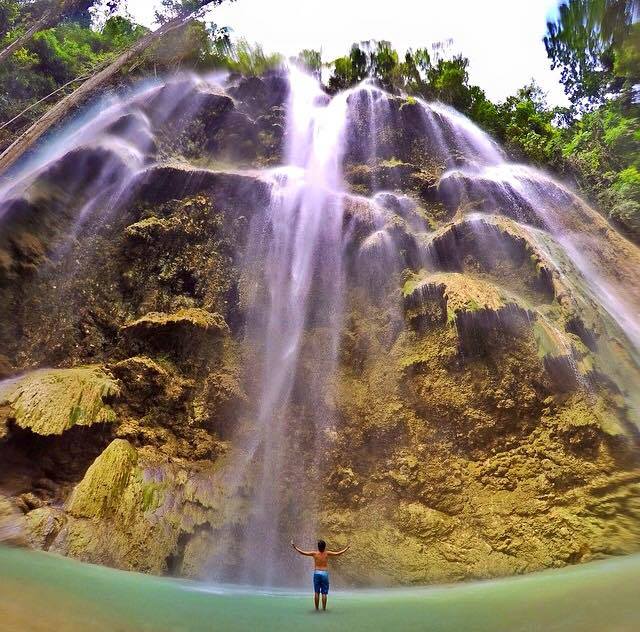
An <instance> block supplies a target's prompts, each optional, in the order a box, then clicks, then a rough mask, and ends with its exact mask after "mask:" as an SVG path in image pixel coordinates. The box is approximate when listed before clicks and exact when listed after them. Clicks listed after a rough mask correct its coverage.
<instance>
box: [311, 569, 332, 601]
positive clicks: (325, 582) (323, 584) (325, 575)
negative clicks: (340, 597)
mask: <svg viewBox="0 0 640 632" xmlns="http://www.w3.org/2000/svg"><path fill="white" fill-rule="evenodd" d="M313 592H314V593H322V594H323V595H328V594H329V572H328V571H314V572H313Z"/></svg>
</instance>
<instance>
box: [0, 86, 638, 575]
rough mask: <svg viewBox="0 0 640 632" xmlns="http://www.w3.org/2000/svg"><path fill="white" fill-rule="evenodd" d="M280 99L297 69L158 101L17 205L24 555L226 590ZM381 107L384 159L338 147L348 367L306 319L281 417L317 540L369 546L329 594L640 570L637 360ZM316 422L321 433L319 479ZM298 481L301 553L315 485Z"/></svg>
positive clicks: (622, 272)
mask: <svg viewBox="0 0 640 632" xmlns="http://www.w3.org/2000/svg"><path fill="white" fill-rule="evenodd" d="M287 92H288V88H287V81H286V77H283V76H281V75H271V76H267V77H263V78H261V79H258V78H252V79H243V78H240V77H235V78H231V79H230V80H229V81H228V82H227V85H226V88H225V89H224V90H223V89H222V88H215V89H214V88H213V87H212V86H210V85H208V84H205V83H203V82H199V81H196V80H192V79H189V80H187V79H185V80H180V81H175V82H169V83H167V84H166V85H163V86H161V87H159V88H154V89H153V90H152V91H151V92H149V93H145V94H144V95H142V96H140V97H136V98H137V101H136V98H134V101H133V102H134V104H135V108H134V109H133V110H132V111H129V112H125V113H123V114H122V116H120V117H116V118H115V120H109V121H108V124H107V125H105V127H104V129H102V130H101V131H100V132H99V134H96V137H95V139H94V140H93V141H92V142H90V143H88V144H85V145H83V146H80V147H78V148H74V149H73V150H71V151H69V152H66V153H65V152H63V153H61V155H60V156H59V157H58V158H56V159H55V160H53V161H51V162H50V163H48V164H47V165H45V166H44V167H43V168H42V169H40V171H39V172H38V173H37V174H36V175H35V176H34V177H33V178H31V179H30V180H29V182H28V183H27V185H26V186H24V187H23V188H21V189H18V188H16V189H15V190H14V191H12V194H11V195H8V196H5V199H4V201H3V202H2V208H1V209H0V218H1V219H0V221H1V222H2V223H1V225H0V226H1V233H0V378H4V380H3V381H2V382H0V462H1V463H2V464H3V466H2V468H0V494H1V495H2V496H3V498H2V499H1V504H0V523H1V524H0V533H2V534H4V535H6V537H7V538H9V537H11V538H12V539H13V540H23V541H25V542H26V543H28V545H29V546H32V547H35V548H41V549H45V550H50V551H55V552H60V553H63V554H65V555H70V556H73V557H76V558H79V559H82V560H87V561H91V562H97V563H103V564H108V565H113V566H117V567H120V568H126V569H132V570H140V571H145V572H151V573H159V574H160V573H168V574H175V575H181V576H191V577H206V576H208V575H209V574H210V573H211V572H212V570H215V569H212V567H211V564H212V562H211V560H214V559H219V551H220V549H221V548H222V547H225V550H226V551H227V553H226V557H225V559H224V565H225V568H227V569H228V570H229V575H228V576H229V577H234V574H233V571H234V568H235V566H237V563H238V562H237V558H238V547H239V546H241V540H240V539H239V538H238V537H237V533H238V532H240V531H242V529H243V528H244V527H245V526H246V524H247V522H248V521H250V519H251V508H250V507H247V502H246V499H247V498H248V497H249V494H248V492H246V489H244V491H243V489H242V488H238V489H237V490H236V492H237V493H234V494H232V495H230V494H229V489H227V488H225V481H226V479H225V475H224V472H225V468H226V467H227V465H228V461H229V460H230V459H233V458H236V453H235V452H234V447H235V445H236V444H237V442H238V437H239V436H242V435H243V433H244V434H246V433H247V432H249V433H250V432H251V424H252V420H253V415H254V414H255V402H254V401H252V393H253V392H254V388H253V386H254V385H253V384H252V380H253V379H254V374H253V372H252V371H250V370H248V369H250V368H251V367H252V364H253V363H254V361H255V357H257V356H256V353H257V350H256V348H255V347H254V346H253V345H254V344H255V341H253V342H252V341H248V340H247V337H246V331H247V322H246V321H247V317H248V311H249V308H250V306H251V304H252V301H253V300H254V298H255V295H256V293H257V292H259V291H260V288H256V287H255V285H254V284H255V283H256V281H255V280H256V278H257V279H259V278H260V272H261V271H260V270H257V271H256V270H255V269H254V270H251V271H248V270H247V265H248V262H247V260H246V258H245V252H246V245H247V240H248V239H249V233H250V231H251V227H252V225H253V224H252V219H253V218H254V217H255V216H258V215H261V214H264V213H265V212H266V209H267V207H268V206H269V203H270V195H271V193H270V191H271V187H272V183H273V178H274V177H277V174H276V175H274V173H273V172H270V171H265V170H264V167H269V166H273V165H277V164H279V163H280V162H281V161H282V151H283V143H285V142H286V134H285V105H286V98H287ZM354 98H355V97H354ZM389 108H390V109H391V111H392V113H393V116H390V117H389V118H388V119H387V121H388V122H387V125H386V126H385V125H382V126H380V127H379V129H377V131H376V134H378V137H377V138H376V139H375V140H376V152H377V153H376V155H375V159H373V160H372V159H370V157H369V154H368V153H367V151H368V150H367V149H366V147H365V143H364V140H363V138H364V137H365V136H367V135H369V136H370V133H369V132H368V131H367V129H366V128H365V127H362V125H361V121H359V120H358V121H356V122H355V123H354V125H353V127H352V129H351V132H350V136H349V137H348V138H347V141H346V142H347V151H346V153H345V164H344V173H345V177H346V180H347V183H348V185H347V189H348V190H347V192H346V194H345V195H344V199H343V205H344V225H343V230H344V233H345V235H348V236H349V238H348V240H347V241H346V254H345V257H346V283H345V286H346V290H345V297H344V306H343V315H342V326H341V336H340V345H339V354H338V358H339V360H338V367H337V370H336V371H335V374H334V375H330V376H328V379H325V380H317V379H315V377H314V376H315V375H316V374H317V373H318V372H321V371H322V370H323V366H322V365H319V364H318V363H317V361H316V358H317V357H318V353H317V351H318V349H321V348H322V347H323V346H326V344H327V331H326V323H323V322H315V321H314V320H313V319H310V321H309V322H308V323H307V324H306V327H305V333H304V340H303V343H302V350H301V355H300V361H299V363H298V369H297V371H298V374H297V375H296V383H295V385H294V387H293V392H292V395H291V399H290V402H289V405H288V406H287V409H286V410H283V411H282V415H283V416H284V418H285V419H286V427H287V428H288V432H289V433H290V434H291V435H292V436H293V437H294V438H295V442H296V444H297V445H298V446H300V455H299V456H300V459H301V460H303V461H304V462H305V463H307V460H308V461H309V465H308V468H309V469H308V473H309V477H310V478H313V480H314V481H315V482H316V483H317V484H318V491H317V495H318V503H317V507H316V513H315V516H316V518H315V520H316V521H317V525H318V527H317V531H318V533H319V534H324V535H326V537H327V539H329V540H330V541H331V542H332V543H333V544H335V545H336V546H338V545H340V544H343V543H344V542H346V541H347V540H348V541H350V542H351V544H352V550H351V552H350V554H349V555H348V556H345V557H344V558H343V559H341V560H340V562H339V564H338V565H337V566H336V573H337V574H338V575H339V576H340V577H341V578H342V579H343V580H344V581H349V582H351V583H355V584H369V583H411V582H416V583H417V582H420V583H424V582H436V581H452V580H461V579H465V578H469V577H494V576H499V575H506V574H511V573H523V572H527V571H531V570H536V569H541V568H546V567H556V566H562V565H566V564H571V563H575V562H581V561H586V560H590V559H593V558H597V557H601V556H605V555H614V554H623V553H629V552H632V551H637V550H639V549H640V461H639V451H638V447H639V446H638V442H639V436H638V430H637V426H636V425H635V423H634V418H633V415H634V411H633V409H632V407H633V398H631V399H630V393H631V392H632V390H633V389H632V387H630V386H629V384H631V385H634V384H635V386H636V387H638V386H640V379H639V378H638V370H637V358H634V353H635V351H634V349H633V347H632V346H631V345H629V344H628V342H627V341H625V339H624V336H623V335H622V334H621V333H620V331H619V330H616V329H615V328H614V327H613V325H612V324H611V322H610V319H609V318H608V317H607V316H606V314H604V311H603V310H602V308H601V306H600V305H599V304H598V300H597V299H598V297H597V296H593V295H592V294H590V293H589V292H588V291H587V290H586V289H585V287H584V286H583V285H582V284H581V283H580V281H579V280H576V278H574V276H573V273H572V271H571V268H570V266H569V264H568V263H566V262H565V261H564V260H563V259H562V251H561V249H559V247H557V246H554V245H553V243H552V241H553V240H552V239H551V237H550V236H549V233H548V232H547V231H548V229H549V227H548V226H547V225H545V222H542V221H540V220H539V214H535V217H534V216H533V215H532V211H531V209H529V208H526V205H523V204H520V205H518V204H516V203H515V202H513V196H512V195H510V192H509V191H508V190H506V189H504V188H503V189H501V195H500V196H495V195H494V196H493V197H492V199H493V206H492V207H491V208H489V207H488V206H487V204H486V196H483V195H482V190H481V189H478V187H477V181H474V183H473V186H472V185H470V184H469V183H468V182H467V181H466V180H464V178H458V182H457V185H456V183H455V182H453V180H452V178H451V177H447V178H446V179H444V180H443V179H441V175H442V172H443V169H444V163H443V162H442V151H441V149H440V150H439V149H438V148H437V147H434V146H425V145H424V143H423V141H422V137H421V136H418V134H417V133H416V129H417V126H418V125H419V124H420V125H422V124H423V122H421V121H420V117H421V116H422V115H421V114H420V113H419V112H417V110H416V106H415V104H414V103H412V102H410V101H406V100H403V99H400V98H394V99H392V100H391V101H390V105H389ZM356 111H357V109H356ZM132 112H133V113H132ZM420 129H422V128H420ZM122 138H125V139H126V140H127V143H129V144H130V147H133V148H134V149H135V165H134V166H133V167H132V164H131V160H132V159H131V157H130V155H129V154H127V153H126V152H124V153H123V152H122V151H121V149H118V147H119V145H118V142H116V140H117V139H122ZM123 182H124V183H125V184H124V185H123V184H122V183H123ZM461 182H462V183H463V184H464V186H462V185H460V183H461ZM458 185H460V186H458ZM483 186H489V185H488V184H486V183H485V184H483ZM382 189H384V190H385V191H386V192H385V193H379V192H378V193H377V194H376V195H373V197H365V195H372V194H374V193H375V192H376V191H380V190H382ZM336 195H338V193H336ZM340 195H341V194H340ZM559 203H560V204H564V205H565V207H566V209H567V216H569V215H570V216H571V217H574V213H577V212H578V211H576V210H575V209H576V205H575V202H574V200H573V198H571V196H568V197H567V198H566V199H564V200H563V199H561V200H560V202H559ZM478 212H481V213H482V214H479V213H478ZM534 219H535V221H533V220H534ZM587 220H588V221H586V223H585V220H584V218H578V219H577V220H575V221H576V222H578V227H577V229H578V230H584V231H585V233H586V234H588V235H597V239H598V241H597V244H599V245H597V246H590V247H591V248H592V252H595V249H596V248H599V249H600V250H601V251H602V252H603V253H605V254H606V257H607V259H606V265H607V266H610V267H616V270H617V274H618V276H619V278H620V280H621V281H622V282H626V281H628V282H629V283H630V286H629V287H630V291H631V292H638V291H639V288H638V282H637V279H632V278H631V274H632V271H633V269H634V267H635V266H638V265H640V256H639V255H638V252H637V249H635V248H634V247H632V246H630V245H629V244H628V243H626V242H624V240H622V239H621V238H620V237H619V236H618V235H617V234H616V233H615V232H614V231H612V230H611V229H610V228H609V227H607V226H606V225H602V223H597V221H596V220H593V219H592V217H591V216H590V215H589V216H588V217H587ZM572 221H574V220H572ZM594 221H596V224H595V225H594V224H593V222H594ZM580 222H583V223H585V225H584V226H582V225H581V224H580ZM594 239H595V238H594ZM590 243H591V242H590ZM593 243H596V242H593ZM253 265H256V263H255V262H254V263H253ZM257 265H258V266H259V265H260V264H259V262H258V263H257ZM638 269H640V268H638V267H635V270H636V272H637V270H638ZM248 272H251V274H249V273H248ZM256 272H257V273H258V274H256ZM258 283H259V281H258ZM325 377H326V376H325ZM310 384H318V385H319V386H318V388H319V389H320V390H321V391H322V392H317V393H313V396H312V397H310V396H309V393H308V392H306V391H305V389H306V388H307V387H308V385H310ZM311 406H314V407H317V406H320V407H322V409H323V410H324V413H325V414H326V415H327V417H328V418H330V419H331V420H332V424H331V425H330V426H328V427H327V428H326V430H325V432H324V436H323V437H322V441H323V443H322V446H323V447H322V451H321V454H320V455H319V457H318V458H314V459H309V458H308V456H309V455H306V454H305V452H304V450H305V446H308V445H311V444H312V439H313V437H312V436H311V435H312V433H313V430H312V428H311V427H310V426H309V425H307V424H305V423H304V420H305V418H306V417H307V416H308V414H309V412H310V411H309V407H311ZM636 412H637V411H636ZM259 460H260V452H259V451H258V452H257V453H256V456H255V457H254V459H253V461H252V462H251V463H249V464H248V465H247V472H249V474H248V475H247V481H246V483H245V484H246V486H247V487H251V485H252V484H254V483H252V481H254V479H253V478H252V477H255V476H256V474H255V472H256V471H258V469H256V468H258V466H259ZM251 472H253V474H251ZM283 472H284V475H283V479H282V480H281V481H279V483H278V484H279V486H280V487H279V489H280V497H281V498H282V507H283V508H284V509H283V512H282V517H281V521H282V527H283V532H284V535H283V538H285V539H287V538H288V537H289V532H288V531H287V523H288V521H292V523H293V522H295V519H296V516H295V515H293V514H295V512H296V511H297V510H296V509H295V502H294V500H295V496H296V494H297V493H298V491H299V490H297V489H293V488H292V480H293V479H291V478H287V469H286V467H285V468H284V470H283ZM288 506H289V507H291V508H290V509H286V508H287V507H288ZM2 516H6V518H4V519H3V518H2ZM230 524H231V526H232V527H233V528H229V525H230ZM2 525H4V526H2ZM216 556H218V558H216ZM372 560H376V561H377V563H376V564H372Z"/></svg>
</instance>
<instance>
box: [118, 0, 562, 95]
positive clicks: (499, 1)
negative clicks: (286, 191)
mask: <svg viewBox="0 0 640 632" xmlns="http://www.w3.org/2000/svg"><path fill="white" fill-rule="evenodd" d="M558 1H559V0H306V1H305V0H236V1H235V2H225V3H223V4H222V5H220V6H218V7H216V8H215V9H213V10H212V11H210V12H209V14H208V16H207V18H208V19H209V20H211V21H213V22H215V23H216V24H217V25H218V26H228V27H231V29H232V35H233V37H236V38H239V37H244V38H246V39H247V40H249V41H250V42H252V43H255V42H257V43H260V44H262V45H263V47H264V49H265V50H266V51H268V52H279V53H282V54H284V55H286V56H293V55H296V54H297V53H298V52H299V51H300V50H302V49H304V48H311V49H316V50H321V51H322V56H323V60H324V61H330V60H332V59H335V58H336V57H339V56H341V55H344V54H346V53H347V52H348V50H349V48H350V46H351V44H352V43H353V42H359V41H363V40H369V39H378V40H380V39H385V40H389V41H390V42H391V43H392V44H393V45H394V47H395V48H397V49H398V50H399V51H404V50H405V49H406V48H424V47H430V46H431V44H433V43H435V42H442V41H445V40H453V43H452V44H451V46H450V52H451V53H462V54H463V55H465V56H466V57H468V58H469V60H470V64H469V75H470V79H471V82H472V83H475V84H477V85H479V86H480V87H481V88H482V89H483V90H484V91H485V92H486V94H487V96H488V97H489V98H490V99H492V100H494V101H500V100H502V99H504V98H506V97H507V96H509V95H511V94H513V93H515V91H516V90H517V89H518V88H520V87H522V86H523V85H525V84H526V83H528V82H529V81H530V80H531V79H532V78H533V79H535V80H536V81H537V82H538V84H539V85H540V86H541V87H542V88H543V90H544V91H545V92H547V99H548V101H549V103H550V104H551V105H566V104H567V103H568V101H567V99H566V97H565V95H564V93H563V90H562V86H561V85H560V82H559V74H558V73H557V72H554V71H552V70H551V69H550V67H549V60H548V58H547V54H546V52H545V49H544V44H543V43H542V38H543V36H544V34H545V32H546V23H547V20H548V19H549V17H553V16H555V15H556V11H557V5H558ZM155 4H158V3H157V2H155V1H154V0H128V9H129V12H130V13H131V15H132V16H133V17H134V18H135V19H136V20H137V21H139V22H141V23H143V24H147V25H151V23H152V22H153V11H154V5H155Z"/></svg>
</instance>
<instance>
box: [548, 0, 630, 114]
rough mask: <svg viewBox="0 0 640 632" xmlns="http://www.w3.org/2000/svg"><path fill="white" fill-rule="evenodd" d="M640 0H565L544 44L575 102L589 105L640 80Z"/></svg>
mask: <svg viewBox="0 0 640 632" xmlns="http://www.w3.org/2000/svg"><path fill="white" fill-rule="evenodd" d="M639 13H640V0H565V1H563V2H562V3H561V4H560V7H559V17H558V19H557V20H556V21H555V22H549V23H548V24H547V35H546V36H545V38H544V44H545V47H546V50H547V55H548V56H549V59H550V60H551V67H552V68H554V69H555V68H559V69H560V72H561V78H562V83H563V84H564V89H565V92H566V94H567V95H568V97H569V99H570V100H571V101H572V103H574V104H576V105H578V106H579V107H580V108H582V109H588V108H591V107H593V106H594V105H598V104H600V103H602V102H603V100H604V98H605V97H606V95H607V94H608V93H618V92H620V91H621V90H623V89H625V88H630V86H632V85H634V84H636V83H638V81H639V80H640V63H638V62H639V61H640V52H639V51H640V46H639V39H640V32H639V29H640V26H639V25H638V17H639Z"/></svg>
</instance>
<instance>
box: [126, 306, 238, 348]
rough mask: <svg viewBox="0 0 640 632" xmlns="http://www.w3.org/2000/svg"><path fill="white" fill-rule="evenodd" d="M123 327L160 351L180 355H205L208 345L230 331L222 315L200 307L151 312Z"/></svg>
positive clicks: (136, 340) (145, 344)
mask: <svg viewBox="0 0 640 632" xmlns="http://www.w3.org/2000/svg"><path fill="white" fill-rule="evenodd" d="M122 329H123V331H124V333H125V335H126V336H127V337H128V338H129V339H130V340H132V341H134V342H136V343H138V344H139V345H141V346H143V347H148V348H150V349H151V350H153V351H156V352H170V353H174V354H175V355H176V356H179V357H180V358H185V357H189V356H192V355H198V354H201V352H202V351H204V350H206V349H207V348H208V344H211V343H214V342H216V341H218V340H221V339H222V338H223V337H225V336H227V335H228V334H229V327H228V325H227V323H226V322H225V320H224V318H223V317H222V316H221V315H220V314H218V313H214V312H208V311H206V310H204V309H200V308H198V307H191V308H185V309H180V310H178V311H177V312H174V313H172V314H167V313H164V312H150V313H148V314H146V315H145V316H143V317H142V318H138V319H137V320H134V321H133V322H131V323H128V324H126V325H125V326H124V327H123V328H122ZM207 343H208V344H207Z"/></svg>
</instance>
